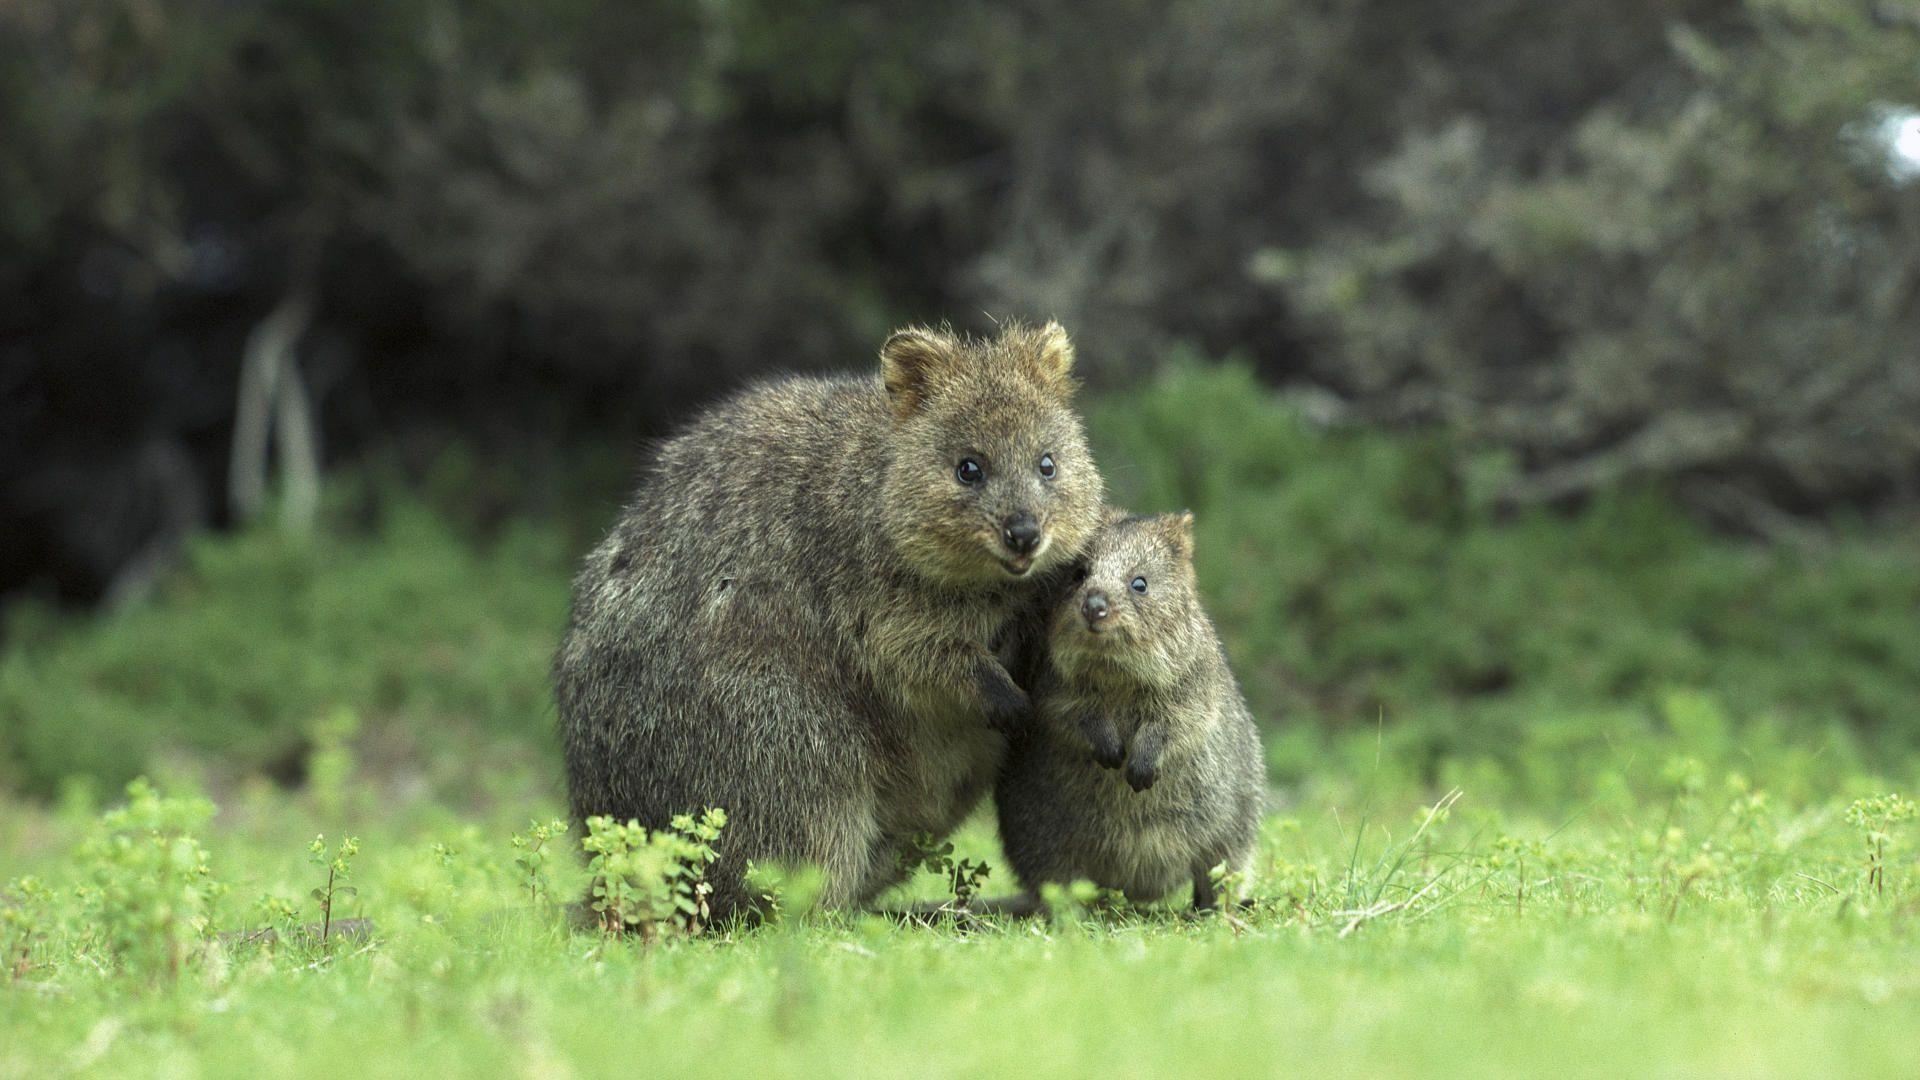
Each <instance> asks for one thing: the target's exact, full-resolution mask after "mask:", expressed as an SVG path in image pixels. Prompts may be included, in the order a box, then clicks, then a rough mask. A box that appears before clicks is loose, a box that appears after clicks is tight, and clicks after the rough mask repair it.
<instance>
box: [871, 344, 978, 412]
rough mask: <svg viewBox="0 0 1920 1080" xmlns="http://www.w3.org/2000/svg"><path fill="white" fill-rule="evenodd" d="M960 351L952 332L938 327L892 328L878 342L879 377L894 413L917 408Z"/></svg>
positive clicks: (913, 410)
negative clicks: (880, 341) (932, 328)
mask: <svg viewBox="0 0 1920 1080" xmlns="http://www.w3.org/2000/svg"><path fill="white" fill-rule="evenodd" d="M959 351H960V347H959V343H958V342H956V341H954V340H953V336H952V335H950V334H946V333H943V332H941V331H939V330H929V329H926V328H924V327H919V326H909V327H906V328H905V329H901V330H895V331H894V332H893V334H892V335H891V336H889V337H888V338H887V343H886V344H885V345H882V346H880V379H881V381H882V382H884V383H885V384H886V387H887V399H888V401H889V402H891V403H892V405H893V412H894V415H895V416H900V417H906V416H911V415H912V414H913V413H914V412H916V411H918V410H919V408H920V406H921V405H922V404H924V403H925V402H926V400H927V395H928V393H929V391H930V389H931V387H932V384H933V383H934V382H935V381H936V380H937V379H938V377H939V375H940V373H941V372H942V371H944V370H946V369H947V368H949V367H951V366H952V365H953V363H954V362H955V358H956V357H957V356H958V354H959Z"/></svg>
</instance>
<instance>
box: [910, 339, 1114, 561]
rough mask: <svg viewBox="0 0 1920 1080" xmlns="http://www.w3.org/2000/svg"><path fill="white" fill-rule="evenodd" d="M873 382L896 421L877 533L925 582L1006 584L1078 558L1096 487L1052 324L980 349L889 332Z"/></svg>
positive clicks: (1067, 366) (1095, 518)
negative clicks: (879, 383) (877, 380)
mask: <svg viewBox="0 0 1920 1080" xmlns="http://www.w3.org/2000/svg"><path fill="white" fill-rule="evenodd" d="M880 372H881V377H882V380H883V382H884V383H885V384H886V394H887V402H888V406H889V408H890V410H891V412H892V416H893V431H892V434H891V438H890V439H889V442H888V461H887V462H886V476H885V481H884V484H885V499H884V503H885V518H886V520H885V527H886V530H887V532H888V534H889V535H890V536H891V537H892V539H893V541H894V543H895V544H896V545H897V546H898V547H899V549H900V550H901V551H902V553H904V554H905V555H906V556H907V558H908V559H909V560H911V561H912V562H913V563H914V564H915V565H916V566H917V567H918V568H919V569H920V570H921V571H922V572H923V573H925V574H927V575H928V576H930V577H933V578H935V579H937V580H942V581H946V582H950V583H954V584H978V583H981V582H987V581H1011V580H1015V579H1020V578H1027V577H1030V576H1032V575H1033V573H1034V571H1035V570H1044V569H1046V568H1048V567H1052V566H1057V565H1060V564H1062V563H1064V562H1066V561H1068V560H1071V559H1072V558H1074V557H1075V556H1077V555H1078V554H1079V553H1080V550H1081V548H1082V547H1083V546H1084V545H1085V543H1086V540H1087V537H1088V536H1090V535H1091V534H1092V532H1093V530H1094V529H1095V528H1096V527H1097V526H1098V525H1099V522H1100V512H1101V511H1100V499H1101V486H1100V473H1099V471H1098V470H1097V469H1095V468H1094V465H1093V455H1092V454H1090V453H1089V452H1088V451H1087V440H1086V432H1085V431H1084V430H1083V429H1082V428H1081V425H1080V417H1079V416H1078V415H1077V414H1076V413H1075V412H1074V410H1073V393H1074V389H1075V385H1076V384H1075V380H1074V377H1073V345H1072V343H1071V342H1069V341H1068V340H1067V332H1066V331H1065V330H1062V329H1061V328H1060V325H1059V324H1058V323H1052V322H1050V323H1048V324H1046V325H1045V326H1043V327H1040V328H1038V329H1034V328H1029V327H1025V326H1018V325H1012V326H1007V327H1005V328H1003V329H1002V330H1001V332H1000V334H999V336H998V337H995V338H992V339H990V340H976V339H969V338H963V337H960V336H957V335H955V334H952V333H949V332H947V331H944V330H925V329H917V328H916V329H907V330H900V331H897V332H896V333H894V335H893V336H892V337H890V338H888V339H887V343H886V345H885V346H884V347H882V348H881V350H880Z"/></svg>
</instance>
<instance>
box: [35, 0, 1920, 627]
mask: <svg viewBox="0 0 1920 1080" xmlns="http://www.w3.org/2000/svg"><path fill="white" fill-rule="evenodd" d="M1916 63H1920V25H1917V21H1916V20H1915V18H1914V17H1913V16H1912V13H1911V11H1910V10H1909V9H1908V8H1906V7H1903V6H1901V5H1897V4H1889V3H1884V2H1880V0H1872V2H1869V0H1844V2H1840V3H1833V4H1809V3H1804V2H1799V0H1687V2H1684V3H1678V4H1675V3H1654V2H1652V0H1614V2H1611V3H1600V2H1598V0H1580V2H1574V3H1565V4H1553V5H1541V4H1537V3H1526V2H1523V0H1474V2H1470V3H1458V4H1444V5H1435V4H1414V3H1407V2H1405V0H1338V2H1332V3H1327V2H1318V0H1315V2H1308V0H1282V2H1275V3H1252V2H1241V0H1233V2H1228V3H1214V2H1199V0H1177V2H1174V3H1148V2H1146V0H1103V2H1102V3H1100V4H1096V5H1084V4H1069V3H1066V2H1065V0H1022V2H1020V3H1016V4H1001V5H990V6H978V5H974V6H962V7H958V8H938V7H932V8H922V7H915V8H902V7H899V6H897V5H882V4H878V3H871V2H856V3H832V4H829V3H826V2H824V0H796V2H790V3H773V2H770V0H726V2H721V3H712V2H695V0H647V2H644V3H634V4H615V3H609V2H605V0H558V2H555V3H549V4H541V5H537V6H528V5H524V4H513V3H507V2H505V0H478V2H473V3H461V4H455V3H451V2H448V0H390V2H387V3H381V4H375V5H367V4H361V3H349V2H346V0H262V2H258V3H246V4H238V3H232V2H230V0H7V2H5V3H0V145H4V146H5V147H6V148H7V152H6V153H5V154H4V155H0V551H4V552H5V553H6V556H5V558H0V592H5V591H6V590H8V589H9V588H12V587H16V586H21V585H32V584H44V583H45V582H47V581H52V582H54V583H56V584H57V585H58V586H59V587H60V589H61V590H62V592H63V593H64V594H65V595H67V596H69V597H72V598H76V599H88V600H91V599H98V598H101V597H103V596H106V597H115V596H121V595H128V594H131V593H134V592H137V589H135V588H132V587H130V585H129V582H130V581H131V585H139V584H142V583H144V582H147V581H150V580H151V577H152V575H151V573H150V572H149V569H148V568H149V567H150V564H151V563H152V561H153V558H152V557H153V556H156V555H158V554H163V553H164V552H165V551H166V550H168V549H170V548H171V547H172V546H173V545H174V544H175V543H176V542H177V538H178V537H179V536H182V535H184V534H185V533H186V532H188V531H189V530H190V529H191V528H192V527H194V526H195V525H197V524H201V523H207V522H212V523H223V522H225V521H226V520H227V518H228V516H229V512H230V510H229V507H230V503H231V502H232V501H233V500H232V499H231V498H230V496H229V494H228V492H227V487H228V483H229V482H228V480H227V477H228V473H229V466H230V462H229V461H228V455H229V451H230V447H231V446H233V445H234V443H235V435H234V428H235V414H236V400H237V398H238V397H239V390H238V387H239V385H240V383H241V381H242V379H241V366H242V356H243V355H244V354H246V353H248V351H249V342H250V341H251V342H255V343H257V342H258V341H260V340H261V336H260V335H259V334H257V333H256V331H260V330H261V329H262V328H263V327H267V326H272V327H276V328H278V329H279V330H282V331H285V332H286V333H287V334H288V335H290V336H291V337H292V339H293V342H294V347H295V348H294V351H295V358H296V365H295V371H296V373H297V375H298V379H299V385H301V386H302V387H304V388H305V391H306V393H305V397H306V398H307V399H310V400H311V403H312V409H313V411H314V413H315V415H316V418H317V423H316V425H315V427H314V430H315V432H316V433H317V442H318V444H319V447H318V448H319V449H320V450H321V451H323V456H324V458H325V459H326V460H328V461H330V462H332V461H339V460H342V459H345V458H348V457H351V456H354V455H356V454H358V453H360V452H361V451H363V450H364V449H365V448H367V447H369V446H380V447H383V448H391V447H395V446H399V447H403V448H404V447H418V446H421V445H425V447H426V449H424V450H419V451H418V452H419V453H422V454H425V455H427V456H429V457H430V456H431V455H432V454H434V453H436V452H437V450H436V449H435V447H436V446H438V445H439V444H441V443H444V442H445V440H446V438H447V437H448V435H449V433H457V437H458V438H461V439H465V440H470V441H472V442H474V443H477V444H479V445H482V446H485V447H488V448H490V449H492V450H494V451H499V452H504V453H506V454H509V455H513V454H526V453H529V452H549V451H550V449H551V448H552V447H554V446H556V445H561V444H566V443H570V442H572V441H574V440H576V439H578V438H579V437H580V436H581V435H583V434H592V435H604V434H607V433H609V432H611V433H614V434H630V433H634V432H649V431H657V430H659V429H661V428H662V427H664V426H665V425H667V424H668V423H670V422H671V421H672V420H674V419H676V418H678V417H680V416H683V415H685V413H686V411H687V409H688V408H689V406H690V405H691V404H692V403H694V402H695V401H697V400H699V399H701V398H704V397H707V396H710V395H712V394H716V393H719V392H722V391H724V390H726V389H730V388H732V387H733V386H736V385H737V384H738V382H739V381H740V380H741V379H742V378H744V377H746V376H748V375H751V374H754V373H757V372H760V371H762V370H766V369H773V368H780V369H787V368H795V367H800V368H809V367H821V366H837V367H845V366H861V365H864V364H867V363H869V362H870V359H869V358H870V357H871V356H872V352H873V350H874V347H875V345H876V343H877V342H878V340H879V339H880V338H881V336H882V335H883V334H884V333H885V331H886V330H887V329H888V328H889V327H890V326H892V325H895V324H897V323H899V322H902V321H906V320H912V319H918V320H937V319H941V318H949V317H950V318H954V319H956V320H957V321H959V322H960V323H962V324H963V325H966V326H972V327H975V328H980V327H982V326H984V324H985V320H986V319H987V318H988V316H987V314H986V313H991V315H992V316H994V317H1001V316H1006V315H1027V316H1032V315H1057V316H1059V317H1060V318H1062V319H1063V320H1065V321H1066V322H1067V323H1068V325H1069V326H1070V327H1071V328H1072V330H1073V331H1074V332H1075V334H1076V335H1077V337H1078V338H1079V340H1080V342H1081V345H1082V354H1083V355H1084V356H1085V357H1086V363H1087V366H1088V368H1089V370H1090V372H1091V373H1092V374H1093V375H1094V376H1095V377H1096V379H1104V380H1105V381H1107V382H1109V383H1117V382H1118V381H1119V378H1120V377H1121V376H1124V375H1131V374H1137V373H1139V372H1140V371H1143V370H1145V369H1146V368H1148V367H1150V366H1151V364H1152V363H1153V362H1154V361H1155V359H1156V358H1157V357H1159V356H1161V355H1163V353H1164V351H1165V349H1166V348H1167V347H1168V345H1169V344H1170V343H1174V342H1187V343H1192V344H1194V345H1196V346H1198V347H1199V348H1200V349H1201V350H1202V351H1204V352H1206V353H1207V354H1209V355H1215V354H1220V353H1223V352H1225V351H1227V350H1229V349H1243V350H1245V351H1246V354H1247V355H1249V356H1251V357H1253V358H1254V360H1255V361H1256V363H1257V364H1258V365H1259V366H1260V368H1261V370H1262V373H1263V375H1265V376H1267V377H1269V378H1275V379H1287V378H1294V379H1299V378H1312V379H1315V380H1318V381H1320V382H1322V383H1324V384H1326V385H1327V386H1328V387H1330V388H1331V389H1332V390H1334V391H1335V392H1337V394H1338V395H1339V399H1340V403H1342V404H1344V405H1346V406H1348V407H1350V408H1352V409H1354V410H1356V411H1357V412H1358V413H1359V415H1363V416H1366V417H1369V418H1373V419H1377V420H1384V421H1388V422H1395V423H1401V422H1438V423H1440V424H1443V425H1445V426H1447V427H1448V428H1449V429H1451V430H1452V431H1453V432H1454V434H1455V435H1456V436H1458V437H1462V438H1464V439H1466V440H1467V441H1469V442H1472V443H1474V444H1477V445H1489V446H1497V447H1502V448H1505V449H1506V450H1508V452H1509V453H1510V456H1511V459H1512V461H1513V471H1512V474H1511V476H1510V477H1509V480H1508V488H1507V490H1505V491H1504V492H1503V496H1502V497H1503V498H1504V499H1506V500H1507V501H1508V502H1510V503H1512V504H1515V505H1533V504H1540V503H1559V502H1563V501H1578V500H1579V499H1582V498H1585V497H1587V496H1588V495H1589V494H1591V493H1592V492H1594V491H1598V490H1601V489H1604V488H1605V487H1607V486H1609V485H1610V484H1612V483H1614V482H1616V481H1620V480H1630V479H1640V478H1650V479H1662V478H1673V479H1675V480H1677V481H1680V482H1681V486H1680V494H1681V496H1682V497H1683V498H1684V499H1686V500H1687V501H1688V502H1689V503H1690V504H1692V505H1694V506H1695V507H1697V508H1704V509H1706V510H1709V511H1711V512H1713V513H1715V514H1718V515H1719V517H1720V518H1721V519H1722V520H1723V521H1726V522H1731V523H1735V524H1738V525H1740V526H1742V527H1744V528H1747V529H1758V530H1763V531H1766V532H1770V533H1775V534H1793V533H1795V531H1796V530H1797V529H1798V528H1799V526H1798V524H1797V522H1798V521H1799V519H1798V518H1797V517H1794V516H1792V515H1794V514H1797V513H1800V512H1809V513H1811V512H1815V511H1821V512H1824V511H1826V510H1829V509H1831V508H1833V507H1836V506H1859V505H1872V504H1875V503H1877V502H1882V501H1886V500H1890V499H1896V500H1897V499H1901V498H1907V499H1910V498H1911V496H1912V495H1913V494H1914V491H1915V476H1916V473H1917V469H1916V465H1917V464H1920V435H1916V434H1915V432H1916V427H1915V425H1912V424H1910V423H1906V424H1903V423H1902V418H1903V417H1906V416H1910V415H1911V414H1912V412H1913V406H1914V405H1915V401H1916V395H1920V389H1916V380H1917V379H1920V368H1917V367H1916V365H1915V364H1914V362H1913V359H1912V350H1911V348H1910V344H1911V342H1912V341H1913V340H1914V331H1915V330H1916V327H1915V325H1914V323H1915V320H1916V319H1920V303H1915V297H1914V284H1913V283H1914V280H1915V262H1914V260H1915V259H1916V258H1920V256H1916V255H1915V254H1914V253H1915V252H1916V251H1920V243H1916V241H1917V240H1920V187H1914V186H1903V184H1902V182H1901V181H1900V178H1898V177H1896V176H1894V175H1893V174H1892V173H1890V172H1889V170H1888V160H1889V159H1888V156H1887V153H1888V151H1887V148H1886V146H1885V145H1883V142H1884V140H1882V139H1880V138H1879V136H1878V135H1876V134H1874V132H1875V131H1877V129H1875V128H1874V127H1873V125H1874V124H1875V123H1876V122H1877V119H1885V118H1886V117H1888V116H1892V115H1894V113H1891V112H1887V111H1886V110H1888V109H1893V108H1896V107H1897V106H1900V105H1901V103H1902V101H1903V99H1902V96H1901V95H1903V94H1904V95H1907V96H1908V97H1911V96H1912V80H1911V73H1912V70H1913V69H1914V67H1915V65H1916ZM1876 110H1880V111H1876ZM270 314H271V315H274V316H276V318H275V319H273V320H269V315H270ZM282 456H283V457H284V456H285V455H284V454H283V455H282ZM130 568H131V570H130Z"/></svg>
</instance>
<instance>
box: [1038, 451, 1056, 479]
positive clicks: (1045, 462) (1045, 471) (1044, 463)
mask: <svg viewBox="0 0 1920 1080" xmlns="http://www.w3.org/2000/svg"><path fill="white" fill-rule="evenodd" d="M1040 475H1041V476H1044V477H1046V478H1047V479H1049V480H1051V479H1053V455H1052V454H1041V455H1040Z"/></svg>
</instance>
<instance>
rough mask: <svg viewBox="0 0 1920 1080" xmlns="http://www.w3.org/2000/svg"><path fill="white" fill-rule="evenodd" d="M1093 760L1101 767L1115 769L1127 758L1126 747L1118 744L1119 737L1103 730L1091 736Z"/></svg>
mask: <svg viewBox="0 0 1920 1080" xmlns="http://www.w3.org/2000/svg"><path fill="white" fill-rule="evenodd" d="M1093 760H1094V761H1095V762H1097V763H1098V764H1099V766H1100V767H1101V768H1103V769H1117V768H1119V767H1120V766H1121V765H1124V764H1125V763H1126V760H1127V748H1126V747H1124V746H1122V745H1120V737H1119V736H1118V735H1115V734H1113V733H1112V732H1105V733H1103V734H1101V735H1096V736H1094V738H1093Z"/></svg>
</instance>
